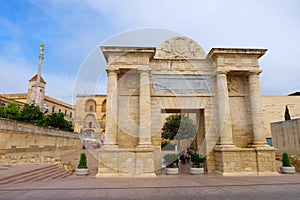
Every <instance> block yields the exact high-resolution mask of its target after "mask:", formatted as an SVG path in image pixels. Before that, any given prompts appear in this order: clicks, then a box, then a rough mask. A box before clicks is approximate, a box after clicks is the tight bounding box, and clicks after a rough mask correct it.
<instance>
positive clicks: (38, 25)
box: [0, 0, 300, 103]
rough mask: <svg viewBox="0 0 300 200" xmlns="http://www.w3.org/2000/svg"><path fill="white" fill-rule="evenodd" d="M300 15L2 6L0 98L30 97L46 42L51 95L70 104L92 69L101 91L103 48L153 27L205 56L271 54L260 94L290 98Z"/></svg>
mask: <svg viewBox="0 0 300 200" xmlns="http://www.w3.org/2000/svg"><path fill="white" fill-rule="evenodd" d="M299 9H300V1H297V0H293V1H292V0H286V1H283V0H251V1H239V0H210V1H208V0H207V1H201V0H198V1H197V0H190V1H180V0H165V1H160V0H153V1H147V0H139V1H138V0H126V1H117V0H95V1H93V0H48V1H45V0H28V1H26V0H0V69H1V74H0V83H1V86H2V87H1V88H0V93H22V92H26V91H27V86H28V79H29V78H31V77H32V76H33V75H34V74H35V73H36V71H37V66H38V54H39V45H40V44H41V43H44V44H45V59H44V63H43V70H42V75H43V77H44V79H45V80H46V81H47V88H46V94H47V95H48V96H52V97H55V98H57V99H60V100H63V101H67V102H69V103H72V96H73V88H74V85H75V86H76V85H78V83H77V84H75V82H76V80H78V79H76V77H78V76H80V75H82V74H84V73H83V72H84V70H86V71H87V72H88V71H89V70H90V69H91V70H92V73H88V74H87V76H89V74H91V76H92V77H91V78H90V79H93V80H94V82H97V81H99V78H101V77H102V82H101V81H100V83H98V82H97V85H96V86H95V88H92V91H95V92H96V93H103V92H105V90H106V88H104V87H105V84H103V83H105V74H104V73H103V70H104V69H105V67H106V66H105V63H104V62H103V61H102V56H101V54H100V49H99V46H100V45H101V44H103V43H105V44H114V43H118V42H120V40H116V38H118V39H120V38H122V37H121V36H119V37H116V36H117V35H119V34H120V33H124V32H126V31H131V30H134V29H143V28H149V27H153V28H157V29H162V30H168V31H167V32H169V33H174V32H176V33H179V34H182V35H185V36H187V37H190V38H192V39H194V40H195V41H197V42H198V43H199V44H200V45H201V46H202V47H203V49H204V50H205V51H206V52H209V50H210V49H211V48H213V47H255V48H267V49H268V52H267V53H266V55H265V56H264V57H262V58H261V62H260V64H261V66H260V67H261V69H262V70H263V73H262V75H261V92H262V94H263V95H287V94H289V93H292V92H295V91H299V90H300V81H299V75H300V70H299V67H300V64H299V56H300V48H299V47H300V12H299ZM123 35H124V34H123ZM124 38H126V37H124ZM144 38H145V39H146V40H150V39H149V36H147V37H143V34H140V36H139V37H135V40H129V39H128V40H127V39H125V42H124V43H123V42H120V44H126V42H127V43H128V45H130V44H134V45H135V46H136V45H138V44H139V43H142V41H143V40H144ZM116 41H117V42H116ZM148 42H149V45H150V44H155V42H152V43H151V42H150V41H148ZM146 44H147V43H146ZM141 45H143V46H144V45H145V44H141ZM151 46H153V45H151ZM98 62H99V64H98ZM93 63H97V65H93ZM92 65H93V66H92ZM94 72H96V73H94ZM93 87H94V86H93ZM89 89H90V88H89ZM87 90H88V89H87ZM80 92H81V93H83V92H84V90H81V91H80ZM90 92H91V91H87V93H90Z"/></svg>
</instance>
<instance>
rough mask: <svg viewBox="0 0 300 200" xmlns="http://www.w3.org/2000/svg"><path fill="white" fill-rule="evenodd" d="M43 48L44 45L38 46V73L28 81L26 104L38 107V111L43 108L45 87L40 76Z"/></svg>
mask: <svg viewBox="0 0 300 200" xmlns="http://www.w3.org/2000/svg"><path fill="white" fill-rule="evenodd" d="M44 46H45V45H44V44H41V45H40V55H39V65H38V72H37V74H36V75H34V76H33V77H32V78H31V79H30V80H29V87H28V97H29V98H28V100H29V102H28V103H29V104H35V106H37V107H39V108H40V109H42V107H43V102H44V97H45V87H46V82H45V81H44V79H43V78H42V76H41V72H42V65H43V60H44Z"/></svg>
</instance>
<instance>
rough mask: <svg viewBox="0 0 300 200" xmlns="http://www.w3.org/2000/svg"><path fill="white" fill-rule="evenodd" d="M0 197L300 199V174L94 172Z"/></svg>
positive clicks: (0, 190) (3, 191)
mask: <svg viewBox="0 0 300 200" xmlns="http://www.w3.org/2000/svg"><path fill="white" fill-rule="evenodd" d="M0 199H17V200H18V199H32V200H35V199H62V200H65V199H72V200H77V199H78V200H79V199H185V200H186V199H210V200H211V199H264V200H265V199H267V200H268V199H272V200H276V199H280V200H284V199H289V200H291V199H292V200H294V199H300V174H295V175H279V176H272V177H271V176H270V177H262V176H251V177H221V176H216V175H214V174H209V175H207V174H206V175H194V176H193V175H173V176H172V175H162V176H158V177H153V178H95V177H92V176H87V177H77V176H75V175H73V176H70V177H68V178H64V179H54V180H47V181H36V182H25V183H16V184H9V185H1V186H0Z"/></svg>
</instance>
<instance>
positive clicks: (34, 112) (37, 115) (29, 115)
mask: <svg viewBox="0 0 300 200" xmlns="http://www.w3.org/2000/svg"><path fill="white" fill-rule="evenodd" d="M43 117H44V114H43V113H42V112H41V111H40V109H39V108H38V107H36V106H34V105H33V104H31V105H28V104H26V105H25V106H24V108H23V110H22V111H21V114H20V120H21V121H23V122H28V123H34V124H40V121H42V120H43Z"/></svg>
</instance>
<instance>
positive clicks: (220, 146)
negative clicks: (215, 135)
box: [215, 144, 237, 150]
mask: <svg viewBox="0 0 300 200" xmlns="http://www.w3.org/2000/svg"><path fill="white" fill-rule="evenodd" d="M236 148H237V147H236V146H235V145H234V144H218V145H216V146H215V149H219V150H221V149H236Z"/></svg>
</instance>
